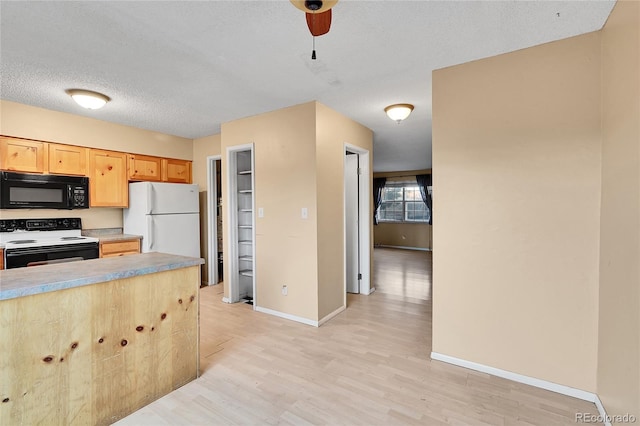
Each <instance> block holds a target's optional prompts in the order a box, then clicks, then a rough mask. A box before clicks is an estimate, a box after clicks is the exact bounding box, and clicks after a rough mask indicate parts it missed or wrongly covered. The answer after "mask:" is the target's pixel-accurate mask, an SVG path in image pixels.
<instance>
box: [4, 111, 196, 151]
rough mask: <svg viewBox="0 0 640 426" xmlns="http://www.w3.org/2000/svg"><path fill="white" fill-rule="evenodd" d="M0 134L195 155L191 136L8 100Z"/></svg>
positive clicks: (118, 149)
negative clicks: (160, 131)
mask: <svg viewBox="0 0 640 426" xmlns="http://www.w3.org/2000/svg"><path fill="white" fill-rule="evenodd" d="M99 114H100V112H99V111H96V115H99ZM0 134H2V135H6V136H16V137H21V138H27V139H37V140H42V141H47V142H58V143H64V144H69V145H79V146H88V147H91V148H101V149H110V150H114V151H122V152H131V153H134V154H146V155H157V156H160V157H169V158H178V159H182V160H191V159H192V156H193V141H192V140H191V139H186V138H180V137H178V136H171V135H166V134H163V133H157V132H152V131H150V130H144V129H138V128H135V127H129V126H123V125H121V124H115V123H109V122H106V121H102V120H98V119H95V118H89V117H84V116H80V115H74V114H68V113H66V112H58V111H52V110H48V109H43V108H37V107H33V106H29V105H23V104H18V103H15V102H9V101H0Z"/></svg>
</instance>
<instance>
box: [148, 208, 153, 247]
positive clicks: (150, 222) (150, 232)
mask: <svg viewBox="0 0 640 426" xmlns="http://www.w3.org/2000/svg"><path fill="white" fill-rule="evenodd" d="M147 238H149V251H151V250H152V249H153V216H147Z"/></svg>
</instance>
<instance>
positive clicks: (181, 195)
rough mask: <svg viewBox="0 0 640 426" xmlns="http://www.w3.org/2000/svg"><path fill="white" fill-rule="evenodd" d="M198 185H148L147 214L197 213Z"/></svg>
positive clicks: (198, 206) (198, 207)
mask: <svg viewBox="0 0 640 426" xmlns="http://www.w3.org/2000/svg"><path fill="white" fill-rule="evenodd" d="M198 196H199V193H198V185H186V184H184V183H150V184H149V192H148V193H147V197H148V200H147V206H148V209H149V211H147V212H146V213H147V214H172V213H198V212H199V211H200V203H199V200H198Z"/></svg>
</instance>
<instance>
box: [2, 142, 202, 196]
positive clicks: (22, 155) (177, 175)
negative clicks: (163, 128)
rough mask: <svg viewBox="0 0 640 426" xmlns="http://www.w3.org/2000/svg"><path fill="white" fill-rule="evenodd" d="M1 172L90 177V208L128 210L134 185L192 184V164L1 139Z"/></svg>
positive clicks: (61, 145) (136, 155)
mask: <svg viewBox="0 0 640 426" xmlns="http://www.w3.org/2000/svg"><path fill="white" fill-rule="evenodd" d="M0 170H9V171H15V172H26V173H43V174H48V173H50V174H59V175H75V176H88V177H89V196H90V200H89V202H90V207H127V206H128V204H129V200H128V195H129V186H128V182H129V181H130V180H131V181H152V182H160V181H162V182H174V183H191V182H192V177H191V161H188V160H177V159H173V158H162V157H155V156H151V155H141V154H130V153H124V152H117V151H107V150H101V149H94V148H86V147H81V146H76V145H64V144H57V143H53V142H51V143H49V142H40V141H33V140H29V139H20V138H13V137H9V136H0Z"/></svg>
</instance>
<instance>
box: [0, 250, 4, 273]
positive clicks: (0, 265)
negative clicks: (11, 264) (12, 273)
mask: <svg viewBox="0 0 640 426" xmlns="http://www.w3.org/2000/svg"><path fill="white" fill-rule="evenodd" d="M0 269H4V249H0Z"/></svg>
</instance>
